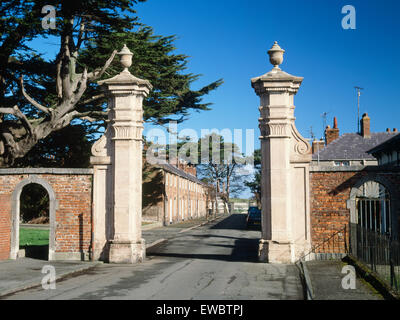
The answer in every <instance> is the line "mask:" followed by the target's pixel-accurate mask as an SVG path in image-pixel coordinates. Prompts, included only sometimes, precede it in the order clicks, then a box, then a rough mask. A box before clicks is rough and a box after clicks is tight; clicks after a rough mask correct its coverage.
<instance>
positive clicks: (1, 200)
mask: <svg viewBox="0 0 400 320" xmlns="http://www.w3.org/2000/svg"><path fill="white" fill-rule="evenodd" d="M0 187H1V186H0ZM10 231H11V200H10V197H9V196H8V195H4V194H0V260H5V259H8V257H9V255H10V244H11V232H10Z"/></svg>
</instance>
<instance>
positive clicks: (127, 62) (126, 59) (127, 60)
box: [118, 44, 133, 72]
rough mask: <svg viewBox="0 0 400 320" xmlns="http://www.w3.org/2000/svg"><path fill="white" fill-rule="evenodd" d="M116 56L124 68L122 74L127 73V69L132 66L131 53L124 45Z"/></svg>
mask: <svg viewBox="0 0 400 320" xmlns="http://www.w3.org/2000/svg"><path fill="white" fill-rule="evenodd" d="M118 55H120V56H121V60H120V61H121V64H122V66H123V67H124V71H123V72H129V71H128V68H129V67H130V66H131V65H132V56H133V53H132V52H131V51H130V50H129V48H128V47H127V46H126V44H124V47H123V48H122V50H121V51H120V52H118Z"/></svg>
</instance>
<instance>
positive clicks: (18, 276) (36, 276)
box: [0, 258, 101, 297]
mask: <svg viewBox="0 0 400 320" xmlns="http://www.w3.org/2000/svg"><path fill="white" fill-rule="evenodd" d="M99 264H101V262H61V261H51V262H49V261H44V260H36V259H30V258H21V259H18V260H7V261H2V262H0V297H3V296H6V295H8V294H11V293H15V292H18V291H21V290H26V289H29V288H33V287H36V286H40V285H41V282H42V279H43V277H44V276H45V275H46V274H43V273H42V269H43V267H44V266H46V265H51V266H54V268H55V270H56V279H57V280H58V279H62V278H64V277H66V276H71V275H73V274H77V273H80V272H83V271H88V270H90V269H91V268H94V267H95V266H98V265H99Z"/></svg>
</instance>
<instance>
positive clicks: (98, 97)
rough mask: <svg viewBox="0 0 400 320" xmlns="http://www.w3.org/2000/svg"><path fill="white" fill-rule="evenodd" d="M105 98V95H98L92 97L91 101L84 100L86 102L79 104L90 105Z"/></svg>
mask: <svg viewBox="0 0 400 320" xmlns="http://www.w3.org/2000/svg"><path fill="white" fill-rule="evenodd" d="M105 97H106V96H105V94H104V93H102V94H98V95H97V96H93V97H91V98H89V99H86V100H84V101H82V102H79V105H82V104H88V103H91V102H93V101H96V100H99V99H101V98H105Z"/></svg>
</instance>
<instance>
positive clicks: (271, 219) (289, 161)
mask: <svg viewBox="0 0 400 320" xmlns="http://www.w3.org/2000/svg"><path fill="white" fill-rule="evenodd" d="M284 52H285V51H284V50H282V49H281V48H280V47H279V45H278V43H277V42H275V44H274V45H273V47H272V48H271V49H270V50H269V51H268V54H269V56H270V62H271V63H272V65H273V66H274V68H273V69H272V70H271V71H270V72H268V73H266V74H264V75H262V76H260V77H256V78H253V79H252V80H251V83H252V87H253V88H254V90H255V92H256V94H257V95H258V96H259V97H260V107H259V110H260V118H259V127H260V131H261V136H260V140H261V162H262V171H261V205H262V208H261V209H262V239H261V240H260V246H259V259H260V260H261V261H266V262H270V263H293V262H295V261H296V260H297V259H298V258H300V257H301V255H302V254H303V253H306V252H307V250H309V248H310V242H311V241H310V214H309V163H310V161H311V147H310V145H309V143H308V142H307V140H305V139H304V138H303V137H302V136H301V135H300V133H299V132H298V131H297V129H296V126H295V123H294V121H295V117H294V109H295V107H294V95H295V94H296V93H297V91H298V89H299V87H300V85H301V82H302V81H303V78H301V77H295V76H292V75H290V74H288V73H286V72H284V71H282V70H281V69H280V68H279V65H280V64H281V63H282V62H283V53H284Z"/></svg>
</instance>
